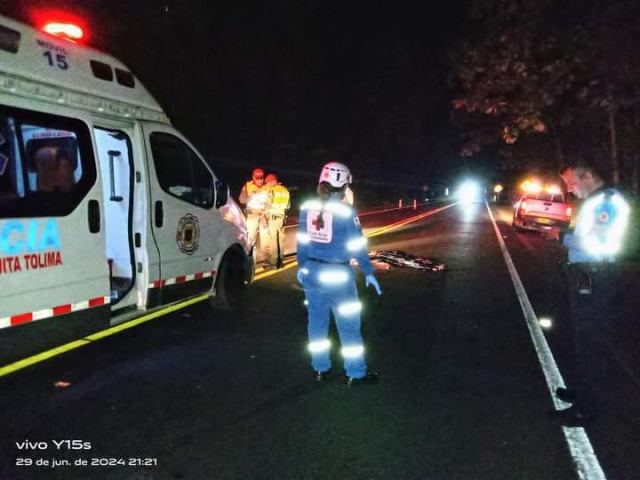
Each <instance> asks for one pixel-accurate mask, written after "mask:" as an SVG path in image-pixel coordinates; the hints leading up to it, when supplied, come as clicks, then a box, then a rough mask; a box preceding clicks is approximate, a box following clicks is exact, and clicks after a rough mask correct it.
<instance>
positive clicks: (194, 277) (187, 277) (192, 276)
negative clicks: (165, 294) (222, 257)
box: [148, 270, 216, 288]
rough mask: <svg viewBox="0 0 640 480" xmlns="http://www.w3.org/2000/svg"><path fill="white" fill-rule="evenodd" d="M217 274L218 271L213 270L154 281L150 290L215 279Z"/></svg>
mask: <svg viewBox="0 0 640 480" xmlns="http://www.w3.org/2000/svg"><path fill="white" fill-rule="evenodd" d="M215 274H216V271H215V270H212V271H209V272H198V273H192V274H190V275H180V276H179V277H174V278H163V279H161V280H154V281H153V282H152V283H150V284H149V286H148V288H160V287H164V286H165V285H173V284H175V283H184V282H190V281H192V280H200V279H203V278H208V277H213V276H215Z"/></svg>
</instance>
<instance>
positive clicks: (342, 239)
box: [297, 162, 382, 387]
mask: <svg viewBox="0 0 640 480" xmlns="http://www.w3.org/2000/svg"><path fill="white" fill-rule="evenodd" d="M351 181H352V176H351V172H350V171H349V169H348V168H347V167H346V166H345V165H343V164H341V163H337V162H330V163H327V164H326V165H325V166H324V167H323V168H322V172H321V174H320V179H319V181H318V188H317V192H318V196H319V198H317V199H314V200H310V201H308V202H306V203H304V204H303V205H302V207H301V208H300V222H299V229H298V235H297V252H298V274H297V278H298V281H299V282H300V283H302V285H303V286H304V291H305V296H306V300H307V307H308V312H309V325H308V333H309V351H310V352H311V357H312V366H313V369H314V371H315V380H316V381H317V382H324V381H326V379H327V376H328V375H329V373H330V371H331V359H330V355H329V354H330V349H331V344H330V341H329V339H328V338H327V334H328V331H329V321H330V314H331V312H333V315H334V318H335V321H336V326H337V328H338V333H339V335H340V342H341V344H342V356H343V358H344V369H345V373H346V375H345V383H346V385H347V386H349V387H352V386H356V385H360V384H373V383H376V382H377V380H378V375H377V373H374V372H369V371H368V370H367V365H366V363H365V359H364V346H363V343H362V335H361V333H360V311H361V310H362V304H361V303H360V301H359V300H358V292H357V289H356V283H355V271H354V269H353V268H352V267H351V266H350V265H349V262H350V260H351V259H352V258H356V259H357V261H358V265H359V266H360V269H361V270H362V271H363V272H364V274H365V276H366V277H365V278H366V285H367V286H369V285H373V287H374V288H375V290H376V292H377V293H378V295H382V290H381V288H380V285H379V283H378V281H377V279H376V278H375V276H374V275H373V265H372V264H371V261H370V260H369V256H368V254H367V242H366V239H365V237H364V235H363V234H362V229H361V228H360V223H359V221H358V217H357V216H356V213H355V211H354V209H353V208H352V207H351V206H349V205H347V204H346V203H345V202H344V193H345V191H346V189H347V188H348V186H349V184H350V183H351Z"/></svg>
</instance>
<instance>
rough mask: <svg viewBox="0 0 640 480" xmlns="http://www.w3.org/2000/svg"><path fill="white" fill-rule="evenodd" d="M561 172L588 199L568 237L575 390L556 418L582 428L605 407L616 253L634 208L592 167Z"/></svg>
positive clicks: (564, 392)
mask: <svg viewBox="0 0 640 480" xmlns="http://www.w3.org/2000/svg"><path fill="white" fill-rule="evenodd" d="M560 176H561V177H562V180H563V181H564V183H565V184H566V186H567V190H568V191H569V193H573V194H574V195H575V196H576V197H578V198H580V199H582V200H583V202H582V204H581V205H580V208H579V211H578V218H577V221H576V225H575V229H574V231H573V232H572V233H567V234H565V235H564V237H563V238H562V243H563V244H564V246H565V247H566V248H567V249H568V259H569V263H568V265H567V269H566V279H567V282H568V285H567V286H568V297H569V313H570V317H571V323H572V325H571V326H572V329H573V345H574V364H575V365H574V372H573V374H574V375H573V377H574V378H573V379H572V382H571V384H572V387H573V388H571V389H568V388H558V389H557V390H556V396H557V397H558V398H559V399H560V400H562V401H564V402H567V403H570V404H572V405H571V407H569V408H566V409H563V410H556V411H554V412H552V416H553V417H554V418H555V419H557V420H558V421H560V423H561V424H563V425H565V426H574V427H577V426H584V425H586V424H587V423H588V422H589V421H591V420H592V419H593V418H595V416H596V415H597V412H598V409H599V404H600V398H599V397H600V390H602V388H603V379H604V376H605V373H606V368H607V363H608V360H609V356H610V349H611V329H612V322H613V318H612V317H613V312H612V299H613V295H614V293H615V287H616V283H617V281H618V278H617V269H616V263H615V262H616V254H617V253H618V252H619V250H620V248H621V246H622V242H623V238H624V233H625V231H626V227H627V222H628V217H629V206H628V204H627V203H626V201H625V200H624V197H623V196H622V194H621V193H620V192H619V191H618V190H616V189H615V188H612V187H609V186H607V185H606V184H605V182H604V180H603V179H602V177H601V176H600V175H599V174H598V173H597V172H596V171H595V170H594V169H593V168H592V167H591V166H589V165H586V164H575V165H568V166H565V167H563V168H562V169H561V170H560Z"/></svg>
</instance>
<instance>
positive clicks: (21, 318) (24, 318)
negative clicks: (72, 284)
mask: <svg viewBox="0 0 640 480" xmlns="http://www.w3.org/2000/svg"><path fill="white" fill-rule="evenodd" d="M109 303H111V299H110V298H109V297H96V298H91V299H89V300H85V301H84V302H78V303H67V304H65V305H58V306H57V307H53V308H45V309H42V310H37V311H35V312H28V313H21V314H20V315H12V316H10V317H4V318H0V328H5V327H12V326H14V325H21V324H23V323H29V322H33V321H35V320H42V319H43V318H51V317H58V316H60V315H65V314H67V313H71V312H77V311H79V310H86V309H88V308H93V307H99V306H102V305H108V304H109Z"/></svg>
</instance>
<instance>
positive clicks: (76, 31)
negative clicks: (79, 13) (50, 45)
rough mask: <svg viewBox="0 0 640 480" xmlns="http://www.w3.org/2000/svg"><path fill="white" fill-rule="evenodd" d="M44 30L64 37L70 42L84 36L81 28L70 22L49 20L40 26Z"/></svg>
mask: <svg viewBox="0 0 640 480" xmlns="http://www.w3.org/2000/svg"><path fill="white" fill-rule="evenodd" d="M42 30H43V31H44V32H47V33H48V34H50V35H54V36H56V37H60V38H64V39H65V40H70V41H72V42H77V41H78V40H80V39H82V37H84V32H83V31H82V28H80V27H79V26H78V25H74V24H72V23H59V22H51V23H47V24H46V25H45V26H43V27H42Z"/></svg>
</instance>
